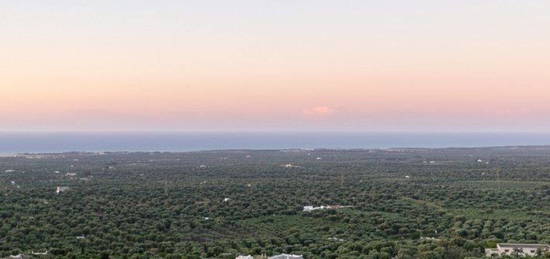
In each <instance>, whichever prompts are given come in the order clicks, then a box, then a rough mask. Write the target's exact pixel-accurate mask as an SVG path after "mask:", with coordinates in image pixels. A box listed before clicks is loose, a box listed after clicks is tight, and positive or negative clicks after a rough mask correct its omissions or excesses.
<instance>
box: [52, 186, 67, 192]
mask: <svg viewBox="0 0 550 259" xmlns="http://www.w3.org/2000/svg"><path fill="white" fill-rule="evenodd" d="M68 190H69V187H66V186H57V189H56V190H55V193H57V194H59V193H61V192H64V191H68Z"/></svg>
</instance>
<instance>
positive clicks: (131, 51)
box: [0, 0, 550, 132]
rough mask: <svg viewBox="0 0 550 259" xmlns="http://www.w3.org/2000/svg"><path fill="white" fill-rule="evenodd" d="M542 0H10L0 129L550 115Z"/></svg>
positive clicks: (457, 123)
mask: <svg viewBox="0 0 550 259" xmlns="http://www.w3.org/2000/svg"><path fill="white" fill-rule="evenodd" d="M548 10H550V2H548V1H542V0H538V1H517V0H515V1H512V0H503V1H453V2H450V1H435V0H413V1H399V2H397V1H358V0H357V1H351V0H350V1H338V2H336V1H328V0H318V1H306V0H304V1H253V0H247V1H244V0H237V1H189V0H188V1H175V0H161V1H154V2H153V1H130V0H121V1H107V0H97V1H85V0H72V1H69V0H56V1H54V0H28V1H6V2H5V3H2V8H1V9H0V17H1V18H0V41H1V42H2V48H0V58H1V60H2V61H0V94H1V95H2V97H3V100H2V102H1V103H0V121H2V123H1V124H0V131H126V130H133V131H203V130H208V131H312V130H314V131H368V132H380V131H382V132H384V131H392V132H396V131H399V132H449V131H453V132H461V131H462V132H480V131H481V132H547V131H548V130H550V120H548V119H547V117H548V116H547V115H548V114H549V113H550V102H548V100H550V73H548V67H550V34H548V33H546V32H547V30H548V28H550V15H548Z"/></svg>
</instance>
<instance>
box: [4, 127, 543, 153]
mask: <svg viewBox="0 0 550 259" xmlns="http://www.w3.org/2000/svg"><path fill="white" fill-rule="evenodd" d="M548 144H550V134H528V133H499V134H495V133H460V134H459V133H319V132H309V133H307V132H300V133H120V132H118V133H0V155H2V154H11V153H22V152H66V151H196V150H212V149H286V148H336V149H347V148H391V147H480V146H509V145H548Z"/></svg>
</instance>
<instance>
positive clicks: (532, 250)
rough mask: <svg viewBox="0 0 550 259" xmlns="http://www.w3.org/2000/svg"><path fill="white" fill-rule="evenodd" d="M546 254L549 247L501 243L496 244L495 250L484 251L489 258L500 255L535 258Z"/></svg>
mask: <svg viewBox="0 0 550 259" xmlns="http://www.w3.org/2000/svg"><path fill="white" fill-rule="evenodd" d="M546 252H550V245H546V244H511V243H501V244H497V248H487V249H485V255H486V256H489V257H490V256H502V255H517V256H535V255H537V254H539V253H542V254H544V253H546Z"/></svg>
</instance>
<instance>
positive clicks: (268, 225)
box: [0, 147, 550, 258]
mask: <svg viewBox="0 0 550 259" xmlns="http://www.w3.org/2000/svg"><path fill="white" fill-rule="evenodd" d="M57 186H63V187H65V186H66V187H69V189H68V190H65V191H63V192H60V193H59V194H57V193H56V187H57ZM307 205H312V206H321V205H345V206H352V207H349V208H341V209H329V210H316V211H312V212H303V211H302V210H303V206H307ZM498 242H522V243H550V148H549V147H509V148H477V149H433V150H432V149H399V150H397V149H391V150H281V151H240V150H236V151H209V152H193V153H64V154H42V155H37V154H35V155H30V154H29V155H18V156H11V157H0V257H2V256H9V255H15V254H21V253H23V254H31V253H33V252H34V253H37V252H45V251H48V255H46V256H41V257H67V258H83V257H84V258H85V257H93V258H107V257H111V258H150V257H157V258H158V257H163V258H235V256H236V255H239V254H253V255H260V254H267V255H273V254H277V253H295V254H303V255H304V257H306V258H465V257H472V258H480V257H483V256H484V248H487V247H494V246H495V245H496V243H498ZM37 257H40V256H37ZM541 258H550V257H548V256H547V257H544V255H542V256H541Z"/></svg>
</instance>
